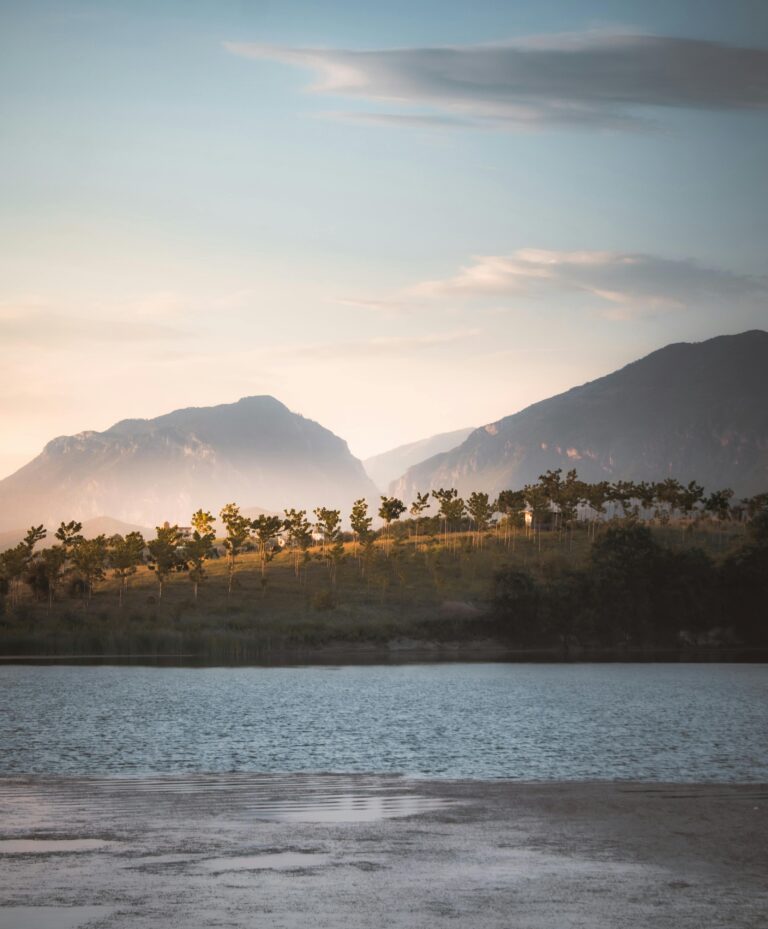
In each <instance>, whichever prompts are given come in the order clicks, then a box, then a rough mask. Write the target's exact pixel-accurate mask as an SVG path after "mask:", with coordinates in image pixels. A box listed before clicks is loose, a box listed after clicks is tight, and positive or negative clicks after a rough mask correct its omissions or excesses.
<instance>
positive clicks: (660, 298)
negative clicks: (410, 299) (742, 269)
mask: <svg viewBox="0 0 768 929" xmlns="http://www.w3.org/2000/svg"><path fill="white" fill-rule="evenodd" d="M412 292H413V293H414V294H415V295H417V296H420V297H422V298H423V297H445V296H453V297H455V296H464V297H484V296H492V297H496V298H498V297H499V296H503V297H507V298H518V297H532V296H536V295H547V294H549V295H552V294H556V295H560V296H568V295H569V294H570V295H579V294H582V295H583V294H586V295H588V296H590V297H593V298H594V299H595V301H596V306H597V307H598V310H599V312H600V315H602V316H605V317H607V318H613V319H627V318H630V317H633V316H639V315H656V314H660V313H665V312H670V311H674V310H680V309H684V308H686V307H687V306H689V305H691V304H692V303H694V302H696V301H707V302H709V301H711V300H713V299H716V300H722V299H724V298H730V299H738V298H749V297H752V298H759V299H762V300H766V299H768V277H753V276H749V275H743V274H734V273H733V272H731V271H725V270H720V269H717V268H709V267H705V266H704V265H701V264H698V263H697V262H695V261H690V260H679V259H671V258H662V257H659V256H657V255H645V254H639V253H630V252H610V251H573V252H569V251H549V250H545V249H532V248H526V249H519V250H517V251H515V252H513V253H512V254H510V255H484V256H478V257H476V258H474V259H473V263H472V264H469V265H467V266H466V267H464V268H462V269H461V270H460V271H459V273H458V274H456V275H454V276H453V277H449V278H446V279H444V280H436V281H425V282H423V283H421V284H417V285H416V286H415V287H413V288H412Z"/></svg>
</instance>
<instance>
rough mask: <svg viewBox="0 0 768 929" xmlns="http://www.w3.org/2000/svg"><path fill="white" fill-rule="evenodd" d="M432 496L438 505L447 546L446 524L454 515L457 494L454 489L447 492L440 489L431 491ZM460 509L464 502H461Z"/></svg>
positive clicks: (450, 488)
mask: <svg viewBox="0 0 768 929" xmlns="http://www.w3.org/2000/svg"><path fill="white" fill-rule="evenodd" d="M432 496H433V497H434V498H435V500H437V502H438V503H439V504H440V509H439V511H438V512H439V514H440V516H441V517H442V520H443V535H444V540H445V542H444V544H445V546H446V547H447V546H448V523H449V522H451V521H452V520H453V516H454V514H455V506H454V505H455V503H456V501H457V500H458V499H459V492H458V490H456V488H455V487H449V488H448V489H447V490H446V489H445V488H443V487H441V488H440V489H439V490H433V491H432ZM461 506H462V509H463V507H464V501H463V500H462V501H461Z"/></svg>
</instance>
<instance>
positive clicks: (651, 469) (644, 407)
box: [393, 330, 768, 500]
mask: <svg viewBox="0 0 768 929" xmlns="http://www.w3.org/2000/svg"><path fill="white" fill-rule="evenodd" d="M554 468H563V469H564V470H568V469H570V468H576V470H577V471H578V473H579V476H580V477H581V478H583V479H584V480H589V481H600V480H617V479H623V480H660V479H663V478H665V477H669V476H673V477H677V478H679V479H680V480H682V481H686V482H687V481H689V480H697V481H699V482H700V483H703V484H704V485H705V486H706V487H707V488H708V489H716V488H720V487H731V488H733V489H734V490H735V491H736V493H737V494H738V495H740V496H743V495H749V494H753V493H759V492H762V491H766V490H768V333H766V332H762V331H759V330H754V331H751V332H745V333H741V334H740V335H735V336H720V337H718V338H715V339H710V340H708V341H706V342H701V343H697V344H688V343H680V344H675V345H668V346H667V347H666V348H663V349H660V350H659V351H657V352H654V353H653V354H651V355H648V356H647V357H645V358H642V359H641V360H639V361H636V362H634V363H633V364H630V365H627V367H625V368H622V369H621V370H619V371H616V372H614V373H613V374H609V375H608V376H606V377H603V378H600V379H599V380H596V381H592V382H590V383H588V384H584V385H583V386H581V387H574V388H573V389H572V390H569V391H567V392H566V393H564V394H560V395H558V396H556V397H552V398H550V399H549V400H544V401H542V402H541V403H536V404H534V405H533V406H530V407H528V408H527V409H525V410H522V411H521V412H519V413H516V414H514V415H513V416H507V417H505V418H504V419H501V420H499V421H498V422H495V423H490V424H489V425H487V426H484V427H483V428H481V429H477V430H475V431H474V432H473V433H472V434H471V435H470V436H469V437H468V438H467V439H466V440H465V441H464V442H463V443H462V444H461V445H460V446H459V447H458V448H456V449H453V450H452V451H449V452H446V453H444V454H441V455H437V456H435V457H433V458H431V459H429V460H428V461H425V462H423V463H421V464H419V465H417V466H416V467H413V468H411V469H410V470H408V471H407V472H406V473H405V475H404V476H403V477H402V478H401V479H400V480H399V481H397V482H396V484H395V485H394V488H393V491H394V493H395V494H396V495H397V496H399V497H402V498H403V499H408V500H410V499H411V498H412V497H413V495H414V494H415V492H416V491H417V490H418V491H424V490H429V489H433V488H438V487H441V486H442V487H457V488H458V489H459V491H460V493H462V494H466V493H469V492H470V491H472V490H485V491H488V492H490V493H497V492H498V491H500V490H503V489H505V488H518V487H521V486H523V485H524V484H526V483H530V482H533V481H536V480H537V478H538V476H539V475H540V474H543V473H544V472H545V471H547V470H548V469H554Z"/></svg>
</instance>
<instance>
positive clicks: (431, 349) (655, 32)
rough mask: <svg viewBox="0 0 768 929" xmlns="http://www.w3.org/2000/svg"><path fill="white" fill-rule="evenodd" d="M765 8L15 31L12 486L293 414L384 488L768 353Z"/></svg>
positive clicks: (181, 10) (8, 74) (8, 354)
mask: <svg viewBox="0 0 768 929" xmlns="http://www.w3.org/2000/svg"><path fill="white" fill-rule="evenodd" d="M767 116H768V4H766V3H765V2H764V0H731V2H729V3H723V2H722V0H663V2H662V0H642V2H640V0H537V2H535V3H534V2H519V0H503V2H502V0H498V2H490V0H474V2H473V3H467V2H466V0H461V2H459V0H433V2H419V0H409V2H407V3H406V2H402V0H391V2H389V3H387V4H368V3H361V2H341V0H328V2H326V0H263V2H260V0H152V2H148V0H146V2H145V0H120V2H117V0H98V2H95V0H81V2H68V0H55V2H45V0H25V2H23V3H22V2H18V0H15V2H10V0H0V184H2V191H1V196H0V423H2V429H1V430H0V477H2V476H4V475H6V474H9V473H11V472H12V471H14V470H16V469H17V468H18V467H20V466H22V465H23V464H25V463H26V462H27V461H28V460H30V459H31V458H32V457H33V456H35V455H36V454H38V453H39V452H40V451H41V450H42V448H43V446H44V445H45V443H46V442H47V441H49V440H50V439H52V438H53V437H55V436H58V435H64V434H72V433H76V432H80V431H83V430H87V429H95V430H103V429H106V428H108V427H109V426H110V425H112V424H113V423H114V422H116V421H118V420H120V419H123V418H129V417H131V418H133V417H152V416H156V415H159V414H161V413H164V412H168V411H170V410H172V409H177V408H179V407H185V406H207V405H212V404H216V403H226V402H232V401H235V400H237V399H239V398H240V397H242V396H249V395H256V394H271V395H273V396H275V397H277V398H278V399H280V400H281V401H282V402H284V403H285V404H286V405H287V406H289V407H290V408H291V409H292V410H294V411H296V412H298V413H301V414H302V415H304V416H307V417H309V418H311V419H314V420H317V421H318V422H320V423H322V424H323V425H324V426H326V427H328V428H329V429H331V430H333V431H334V432H335V433H337V434H338V435H341V436H342V437H343V438H345V439H346V440H347V441H348V443H349V445H350V448H351V450H352V452H353V453H354V454H356V455H358V456H359V457H361V458H364V457H367V456H369V455H372V454H375V453H378V452H382V451H385V450H387V449H389V448H391V447H393V446H396V445H399V444H402V443H405V442H410V441H414V440H417V439H420V438H422V437H424V436H427V435H431V434H433V433H436V432H443V431H448V430H452V429H458V428H461V427H464V426H473V425H474V426H479V425H482V424H484V423H487V422H492V421H494V420H496V419H498V418H500V417H502V416H505V415H509V414H511V413H514V412H516V411H517V410H519V409H521V408H523V407H525V406H526V405H528V404H529V403H532V402H535V401H537V400H540V399H543V398H545V397H548V396H551V395H553V394H556V393H558V392H560V391H562V390H565V389H567V388H569V387H571V386H574V385H575V384H580V383H584V382H585V381H588V380H591V379H593V378H595V377H598V376H601V375H603V374H606V373H609V372H610V371H612V370H615V369H616V368H618V367H621V366H622V365H624V364H626V363H628V362H630V361H632V360H634V359H636V358H638V357H640V356H642V355H645V354H647V353H648V352H650V351H653V350H655V349H657V348H660V347H662V346H663V345H665V344H668V343H670V342H678V341H700V340H702V339H706V338H710V337H713V336H715V335H719V334H722V333H733V332H741V331H744V330H746V329H752V328H762V329H766V328H768V263H767V262H766V257H767V256H766V250H767V247H768V209H767V207H768V183H766V168H765V166H766V165H767V164H768V118H767Z"/></svg>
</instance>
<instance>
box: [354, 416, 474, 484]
mask: <svg viewBox="0 0 768 929" xmlns="http://www.w3.org/2000/svg"><path fill="white" fill-rule="evenodd" d="M473 431H474V430H473V429H456V430H454V431H453V432H441V433H439V434H438V435H433V436H429V438H426V439H420V440H419V441H418V442H409V443H408V444H407V445H399V446H398V447H397V448H392V449H390V450H389V451H386V452H382V453H381V454H379V455H373V456H372V457H370V458H366V459H365V460H364V461H363V466H364V467H365V470H366V473H367V474H368V476H369V477H370V479H371V480H372V481H373V483H374V484H375V485H376V486H377V487H378V488H379V489H380V490H381V491H382V492H384V491H386V490H387V489H388V487H389V485H390V484H391V483H392V481H394V480H396V479H397V478H399V477H400V476H401V475H402V474H404V473H405V472H406V471H407V470H408V468H411V467H413V465H416V464H419V463H420V462H422V461H425V460H426V459H427V458H431V457H432V456H433V455H438V454H439V453H440V452H447V451H450V450H451V449H452V448H456V446H457V445H461V443H462V442H463V441H464V439H466V438H467V436H468V435H469V434H470V433H471V432H473Z"/></svg>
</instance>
